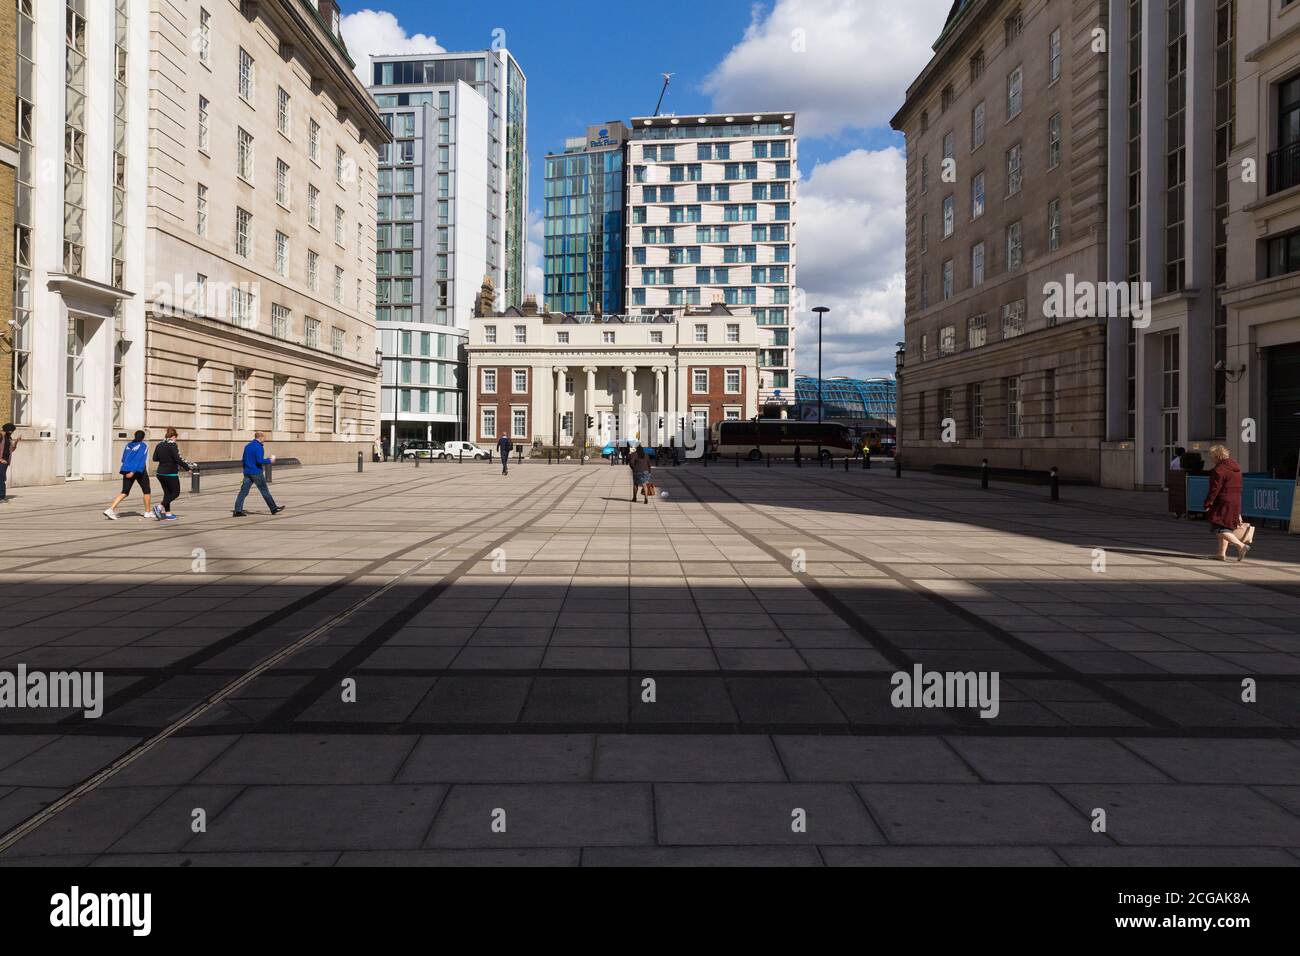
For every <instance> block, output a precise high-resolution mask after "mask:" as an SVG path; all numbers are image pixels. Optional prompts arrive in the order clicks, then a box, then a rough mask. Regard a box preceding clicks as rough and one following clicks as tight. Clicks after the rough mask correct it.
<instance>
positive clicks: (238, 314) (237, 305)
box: [230, 286, 257, 329]
mask: <svg viewBox="0 0 1300 956" xmlns="http://www.w3.org/2000/svg"><path fill="white" fill-rule="evenodd" d="M230 322H231V324H232V325H237V326H239V327H240V328H244V329H255V328H257V305H256V303H255V301H254V299H253V293H252V292H251V291H249V290H247V289H243V288H240V287H239V286H235V287H233V288H232V289H231V290H230Z"/></svg>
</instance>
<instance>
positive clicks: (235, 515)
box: [230, 511, 245, 518]
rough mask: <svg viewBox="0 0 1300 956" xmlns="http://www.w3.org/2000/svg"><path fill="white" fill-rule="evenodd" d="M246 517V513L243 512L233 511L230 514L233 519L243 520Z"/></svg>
mask: <svg viewBox="0 0 1300 956" xmlns="http://www.w3.org/2000/svg"><path fill="white" fill-rule="evenodd" d="M244 516H245V512H243V511H232V512H230V517H232V518H242V517H244Z"/></svg>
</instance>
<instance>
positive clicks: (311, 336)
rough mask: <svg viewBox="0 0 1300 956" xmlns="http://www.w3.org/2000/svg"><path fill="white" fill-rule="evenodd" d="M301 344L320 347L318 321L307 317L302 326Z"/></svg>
mask: <svg viewBox="0 0 1300 956" xmlns="http://www.w3.org/2000/svg"><path fill="white" fill-rule="evenodd" d="M302 344H303V345H305V346H307V348H309V349H318V348H320V321H319V320H318V319H308V320H307V321H306V322H304V323H303V326H302Z"/></svg>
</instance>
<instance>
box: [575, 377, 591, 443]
mask: <svg viewBox="0 0 1300 956" xmlns="http://www.w3.org/2000/svg"><path fill="white" fill-rule="evenodd" d="M582 370H583V371H584V372H586V373H587V390H586V391H585V392H584V393H583V395H582V414H583V416H584V417H583V421H582V436H583V441H584V442H585V443H586V444H588V445H590V444H591V428H588V427H587V421H586V420H587V418H591V425H592V428H594V427H595V425H596V418H595V415H594V414H593V412H594V410H595V409H594V404H595V396H596V366H594V365H584V366H583V367H582ZM574 432H575V433H576V432H577V426H576V425H575V426H574Z"/></svg>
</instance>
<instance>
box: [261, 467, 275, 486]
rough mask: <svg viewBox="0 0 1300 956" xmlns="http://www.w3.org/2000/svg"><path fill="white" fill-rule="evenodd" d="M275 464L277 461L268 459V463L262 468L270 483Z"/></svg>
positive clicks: (267, 481)
mask: <svg viewBox="0 0 1300 956" xmlns="http://www.w3.org/2000/svg"><path fill="white" fill-rule="evenodd" d="M274 464H275V462H273V461H268V462H267V463H266V465H265V466H264V467H263V469H262V473H263V474H264V475H265V476H266V483H267V484H268V485H269V484H270V483H271V470H272V466H273V465H274Z"/></svg>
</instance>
